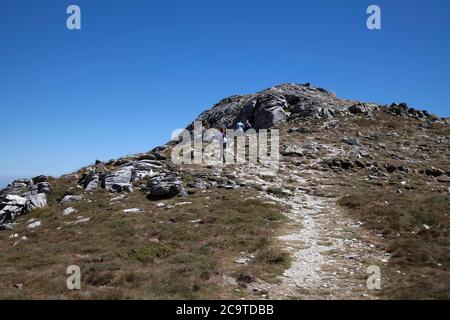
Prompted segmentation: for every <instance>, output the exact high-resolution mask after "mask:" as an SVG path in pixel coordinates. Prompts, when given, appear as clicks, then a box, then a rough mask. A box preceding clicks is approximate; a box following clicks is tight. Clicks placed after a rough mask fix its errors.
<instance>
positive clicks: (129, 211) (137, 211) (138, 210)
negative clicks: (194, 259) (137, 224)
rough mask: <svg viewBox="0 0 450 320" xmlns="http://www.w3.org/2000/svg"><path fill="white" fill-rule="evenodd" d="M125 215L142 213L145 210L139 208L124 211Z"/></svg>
mask: <svg viewBox="0 0 450 320" xmlns="http://www.w3.org/2000/svg"><path fill="white" fill-rule="evenodd" d="M123 212H124V213H142V212H144V210H142V209H139V208H132V209H125V210H123Z"/></svg>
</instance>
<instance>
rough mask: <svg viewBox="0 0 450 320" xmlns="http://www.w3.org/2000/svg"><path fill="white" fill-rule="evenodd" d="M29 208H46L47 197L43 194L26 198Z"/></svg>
mask: <svg viewBox="0 0 450 320" xmlns="http://www.w3.org/2000/svg"><path fill="white" fill-rule="evenodd" d="M27 200H28V203H29V208H30V209H31V210H34V209H37V208H45V207H46V206H47V196H46V195H45V193H38V194H35V195H31V196H28V197H27Z"/></svg>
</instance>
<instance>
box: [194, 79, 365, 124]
mask: <svg viewBox="0 0 450 320" xmlns="http://www.w3.org/2000/svg"><path fill="white" fill-rule="evenodd" d="M355 104H357V102H356V101H349V100H342V99H339V98H337V97H336V95H335V94H334V93H332V92H330V91H328V90H325V89H322V88H316V87H313V86H311V85H310V84H283V85H280V86H275V87H272V88H269V89H266V90H263V91H261V92H258V93H256V94H251V95H242V96H232V97H229V98H226V99H223V100H222V101H220V102H219V103H218V104H216V105H214V107H213V108H212V109H210V110H207V111H205V112H203V113H202V114H200V116H199V117H198V118H197V119H196V120H197V121H201V122H203V124H204V125H205V126H207V127H213V128H220V127H226V128H232V127H234V126H235V124H236V123H237V122H238V121H242V122H245V121H246V120H248V121H249V122H250V123H251V124H252V126H253V127H254V128H255V129H262V128H270V127H272V126H274V125H276V124H277V123H280V122H283V121H286V120H292V119H296V118H333V117H335V116H338V115H341V114H344V113H345V112H348V108H349V107H350V106H352V105H355ZM187 128H188V130H192V129H193V123H192V124H190V125H189V126H188V127H187Z"/></svg>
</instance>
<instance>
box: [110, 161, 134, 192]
mask: <svg viewBox="0 0 450 320" xmlns="http://www.w3.org/2000/svg"><path fill="white" fill-rule="evenodd" d="M132 175H133V166H125V167H122V168H120V169H118V170H116V171H113V172H109V173H107V174H106V175H105V179H104V181H103V184H104V187H105V188H106V189H107V190H112V189H113V185H121V184H128V183H130V182H131V178H132Z"/></svg>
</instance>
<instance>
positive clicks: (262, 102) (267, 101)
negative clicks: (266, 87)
mask: <svg viewBox="0 0 450 320" xmlns="http://www.w3.org/2000/svg"><path fill="white" fill-rule="evenodd" d="M285 108H287V101H286V99H284V98H282V97H280V96H276V95H268V96H266V97H263V98H261V99H259V100H258V102H257V104H256V106H255V109H256V110H255V114H254V124H253V126H254V127H255V128H256V129H268V128H271V127H273V126H274V125H276V124H277V123H279V122H281V121H283V120H285V119H286V118H287V113H286V111H284V110H285Z"/></svg>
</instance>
